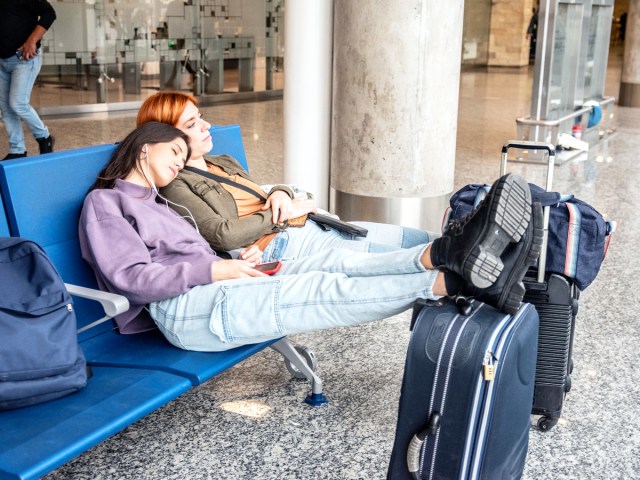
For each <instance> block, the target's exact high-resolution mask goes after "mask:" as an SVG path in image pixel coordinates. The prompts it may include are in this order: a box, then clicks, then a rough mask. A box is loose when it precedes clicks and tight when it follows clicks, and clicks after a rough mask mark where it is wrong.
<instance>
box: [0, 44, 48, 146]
mask: <svg viewBox="0 0 640 480" xmlns="http://www.w3.org/2000/svg"><path fill="white" fill-rule="evenodd" d="M4 62H5V64H6V68H5V71H6V70H8V71H9V72H8V73H9V74H8V76H9V79H10V82H9V90H8V92H7V91H6V90H5V92H4V93H3V95H5V94H6V95H7V98H6V102H5V100H4V98H3V100H2V102H3V104H4V103H6V104H8V108H7V110H10V111H11V113H12V114H13V118H12V119H10V125H6V123H5V125H6V128H7V133H8V135H9V152H10V153H16V154H19V153H22V152H26V148H25V145H24V133H23V131H22V125H21V124H20V120H22V121H23V122H24V123H25V124H26V125H27V128H29V130H30V131H31V133H32V134H33V136H34V138H35V139H36V141H37V142H38V145H39V149H40V153H41V154H42V153H49V152H52V151H53V146H54V138H53V137H52V136H51V135H50V134H49V129H48V128H47V127H46V125H45V124H44V123H43V122H42V120H41V119H40V117H39V116H38V113H37V112H36V111H35V110H34V108H33V107H32V106H31V104H30V101H31V90H32V89H33V85H34V83H35V81H36V78H37V76H38V73H40V68H41V66H42V55H41V54H40V53H38V55H36V56H35V57H33V58H31V59H29V60H20V59H18V58H13V57H11V58H9V59H7V60H4ZM4 111H5V108H4V106H3V117H4Z"/></svg>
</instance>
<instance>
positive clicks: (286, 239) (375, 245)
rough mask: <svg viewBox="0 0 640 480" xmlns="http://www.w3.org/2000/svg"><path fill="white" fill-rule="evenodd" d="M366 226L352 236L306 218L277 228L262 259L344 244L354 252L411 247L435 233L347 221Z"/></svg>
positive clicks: (295, 255) (284, 257)
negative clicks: (300, 223) (301, 223)
mask: <svg viewBox="0 0 640 480" xmlns="http://www.w3.org/2000/svg"><path fill="white" fill-rule="evenodd" d="M351 223H353V224H355V225H360V226H362V227H364V228H366V229H367V230H369V232H368V234H367V236H366V237H352V236H350V235H349V234H346V233H341V232H338V231H336V230H328V231H325V230H323V229H322V228H321V227H319V226H318V224H316V223H314V222H312V221H307V223H306V224H305V225H304V227H299V228H297V227H289V228H287V229H286V230H283V231H282V232H279V233H278V234H277V235H276V236H275V238H274V239H273V240H271V242H270V243H269V245H267V247H266V248H265V249H264V252H263V254H262V262H264V263H266V262H273V261H275V260H294V259H297V258H302V257H306V256H309V255H313V254H315V253H317V252H319V251H322V250H327V249H331V248H345V249H347V250H352V251H355V252H369V253H382V252H392V251H394V250H398V249H401V248H412V247H415V246H417V245H425V244H427V243H431V242H433V241H434V240H435V239H436V238H438V237H439V236H440V234H439V233H433V232H426V231H422V230H417V229H415V228H409V227H401V226H398V225H391V224H387V223H373V222H351Z"/></svg>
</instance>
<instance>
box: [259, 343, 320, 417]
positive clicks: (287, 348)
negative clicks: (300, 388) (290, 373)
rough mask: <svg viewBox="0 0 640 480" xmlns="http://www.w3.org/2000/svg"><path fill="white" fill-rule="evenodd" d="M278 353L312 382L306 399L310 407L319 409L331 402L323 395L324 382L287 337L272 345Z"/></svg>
mask: <svg viewBox="0 0 640 480" xmlns="http://www.w3.org/2000/svg"><path fill="white" fill-rule="evenodd" d="M271 348H273V349H274V350H275V351H276V352H278V353H279V354H280V355H282V356H283V357H284V358H285V361H289V362H290V363H291V365H293V366H294V367H295V368H296V369H297V370H298V371H300V373H301V374H302V375H304V376H305V377H306V378H307V379H308V380H309V381H310V382H311V393H310V394H309V395H307V397H306V398H305V399H304V401H305V402H307V403H308V404H309V405H311V406H314V407H318V406H320V405H324V404H326V403H328V402H329V400H328V399H327V397H325V395H324V394H323V393H322V380H320V377H318V376H317V375H316V374H315V373H314V371H313V368H312V367H311V365H309V363H307V360H306V359H305V358H304V357H303V356H302V355H300V353H298V351H297V350H296V348H295V347H294V346H293V345H291V342H290V341H289V339H288V338H287V337H285V338H281V339H280V340H278V341H277V342H275V343H274V344H272V345H271Z"/></svg>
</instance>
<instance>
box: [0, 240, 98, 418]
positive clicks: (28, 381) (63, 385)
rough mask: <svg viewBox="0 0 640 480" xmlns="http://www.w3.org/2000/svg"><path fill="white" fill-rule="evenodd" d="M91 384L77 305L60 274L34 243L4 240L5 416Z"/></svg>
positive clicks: (1, 359) (0, 378)
mask: <svg viewBox="0 0 640 480" xmlns="http://www.w3.org/2000/svg"><path fill="white" fill-rule="evenodd" d="M86 383H87V366H86V361H85V358H84V355H83V353H82V350H81V349H80V346H79V345H78V337H77V334H76V317H75V312H74V310H73V303H72V300H71V297H70V296H69V293H68V292H67V289H66V287H65V285H64V283H63V281H62V279H61V278H60V275H59V274H58V271H57V270H56V269H55V267H54V266H53V264H52V263H51V261H50V260H49V258H48V257H47V255H46V254H45V253H44V251H43V250H42V249H41V248H40V247H39V246H38V245H37V244H35V243H34V242H31V241H29V240H25V239H23V238H6V237H0V410H8V409H12V408H18V407H26V406H29V405H35V404H37V403H41V402H45V401H48V400H53V399H55V398H59V397H62V396H64V395H68V394H70V393H73V392H76V391H78V390H80V389H81V388H82V387H84V386H85V384H86Z"/></svg>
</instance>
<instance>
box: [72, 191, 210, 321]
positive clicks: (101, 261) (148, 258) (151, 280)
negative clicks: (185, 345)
mask: <svg viewBox="0 0 640 480" xmlns="http://www.w3.org/2000/svg"><path fill="white" fill-rule="evenodd" d="M186 213H187V212H186V210H185V214H186ZM79 230H80V248H81V250H82V257H83V258H84V259H85V260H86V261H87V262H88V263H89V265H91V267H92V268H93V270H94V271H95V273H96V277H97V279H98V285H99V286H100V288H101V289H102V290H106V291H108V292H112V293H118V294H120V295H123V296H125V297H126V298H127V299H128V300H129V303H130V304H131V308H130V309H129V310H128V311H127V312H125V313H123V314H121V315H118V316H117V317H116V319H115V320H116V323H117V324H118V328H119V329H120V332H121V333H137V332H142V331H145V330H150V329H153V328H155V325H154V324H153V321H152V320H151V318H150V317H149V315H148V313H147V312H146V311H145V310H144V306H145V305H147V304H148V303H150V302H154V301H160V300H165V299H167V298H171V297H175V296H178V295H181V294H183V293H185V292H187V291H189V290H190V289H191V288H193V287H195V286H196V285H206V284H209V283H211V263H212V262H215V261H218V260H220V258H219V257H217V256H216V254H215V253H214V252H213V251H212V250H211V248H210V247H209V245H208V243H207V242H206V240H204V238H202V236H200V234H198V233H197V232H196V230H195V229H194V228H193V226H192V225H191V224H189V222H187V221H186V220H185V219H184V218H181V217H180V216H179V215H178V214H177V213H175V212H174V211H173V210H172V209H170V208H168V207H167V206H166V205H165V204H164V203H158V202H156V193H155V192H154V191H152V190H151V189H149V188H145V187H142V186H140V185H136V184H134V183H131V182H127V181H125V180H116V184H115V187H114V188H112V189H98V190H93V191H91V192H90V193H89V194H88V195H87V197H86V198H85V200H84V205H83V207H82V214H81V215H80V226H79Z"/></svg>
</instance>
